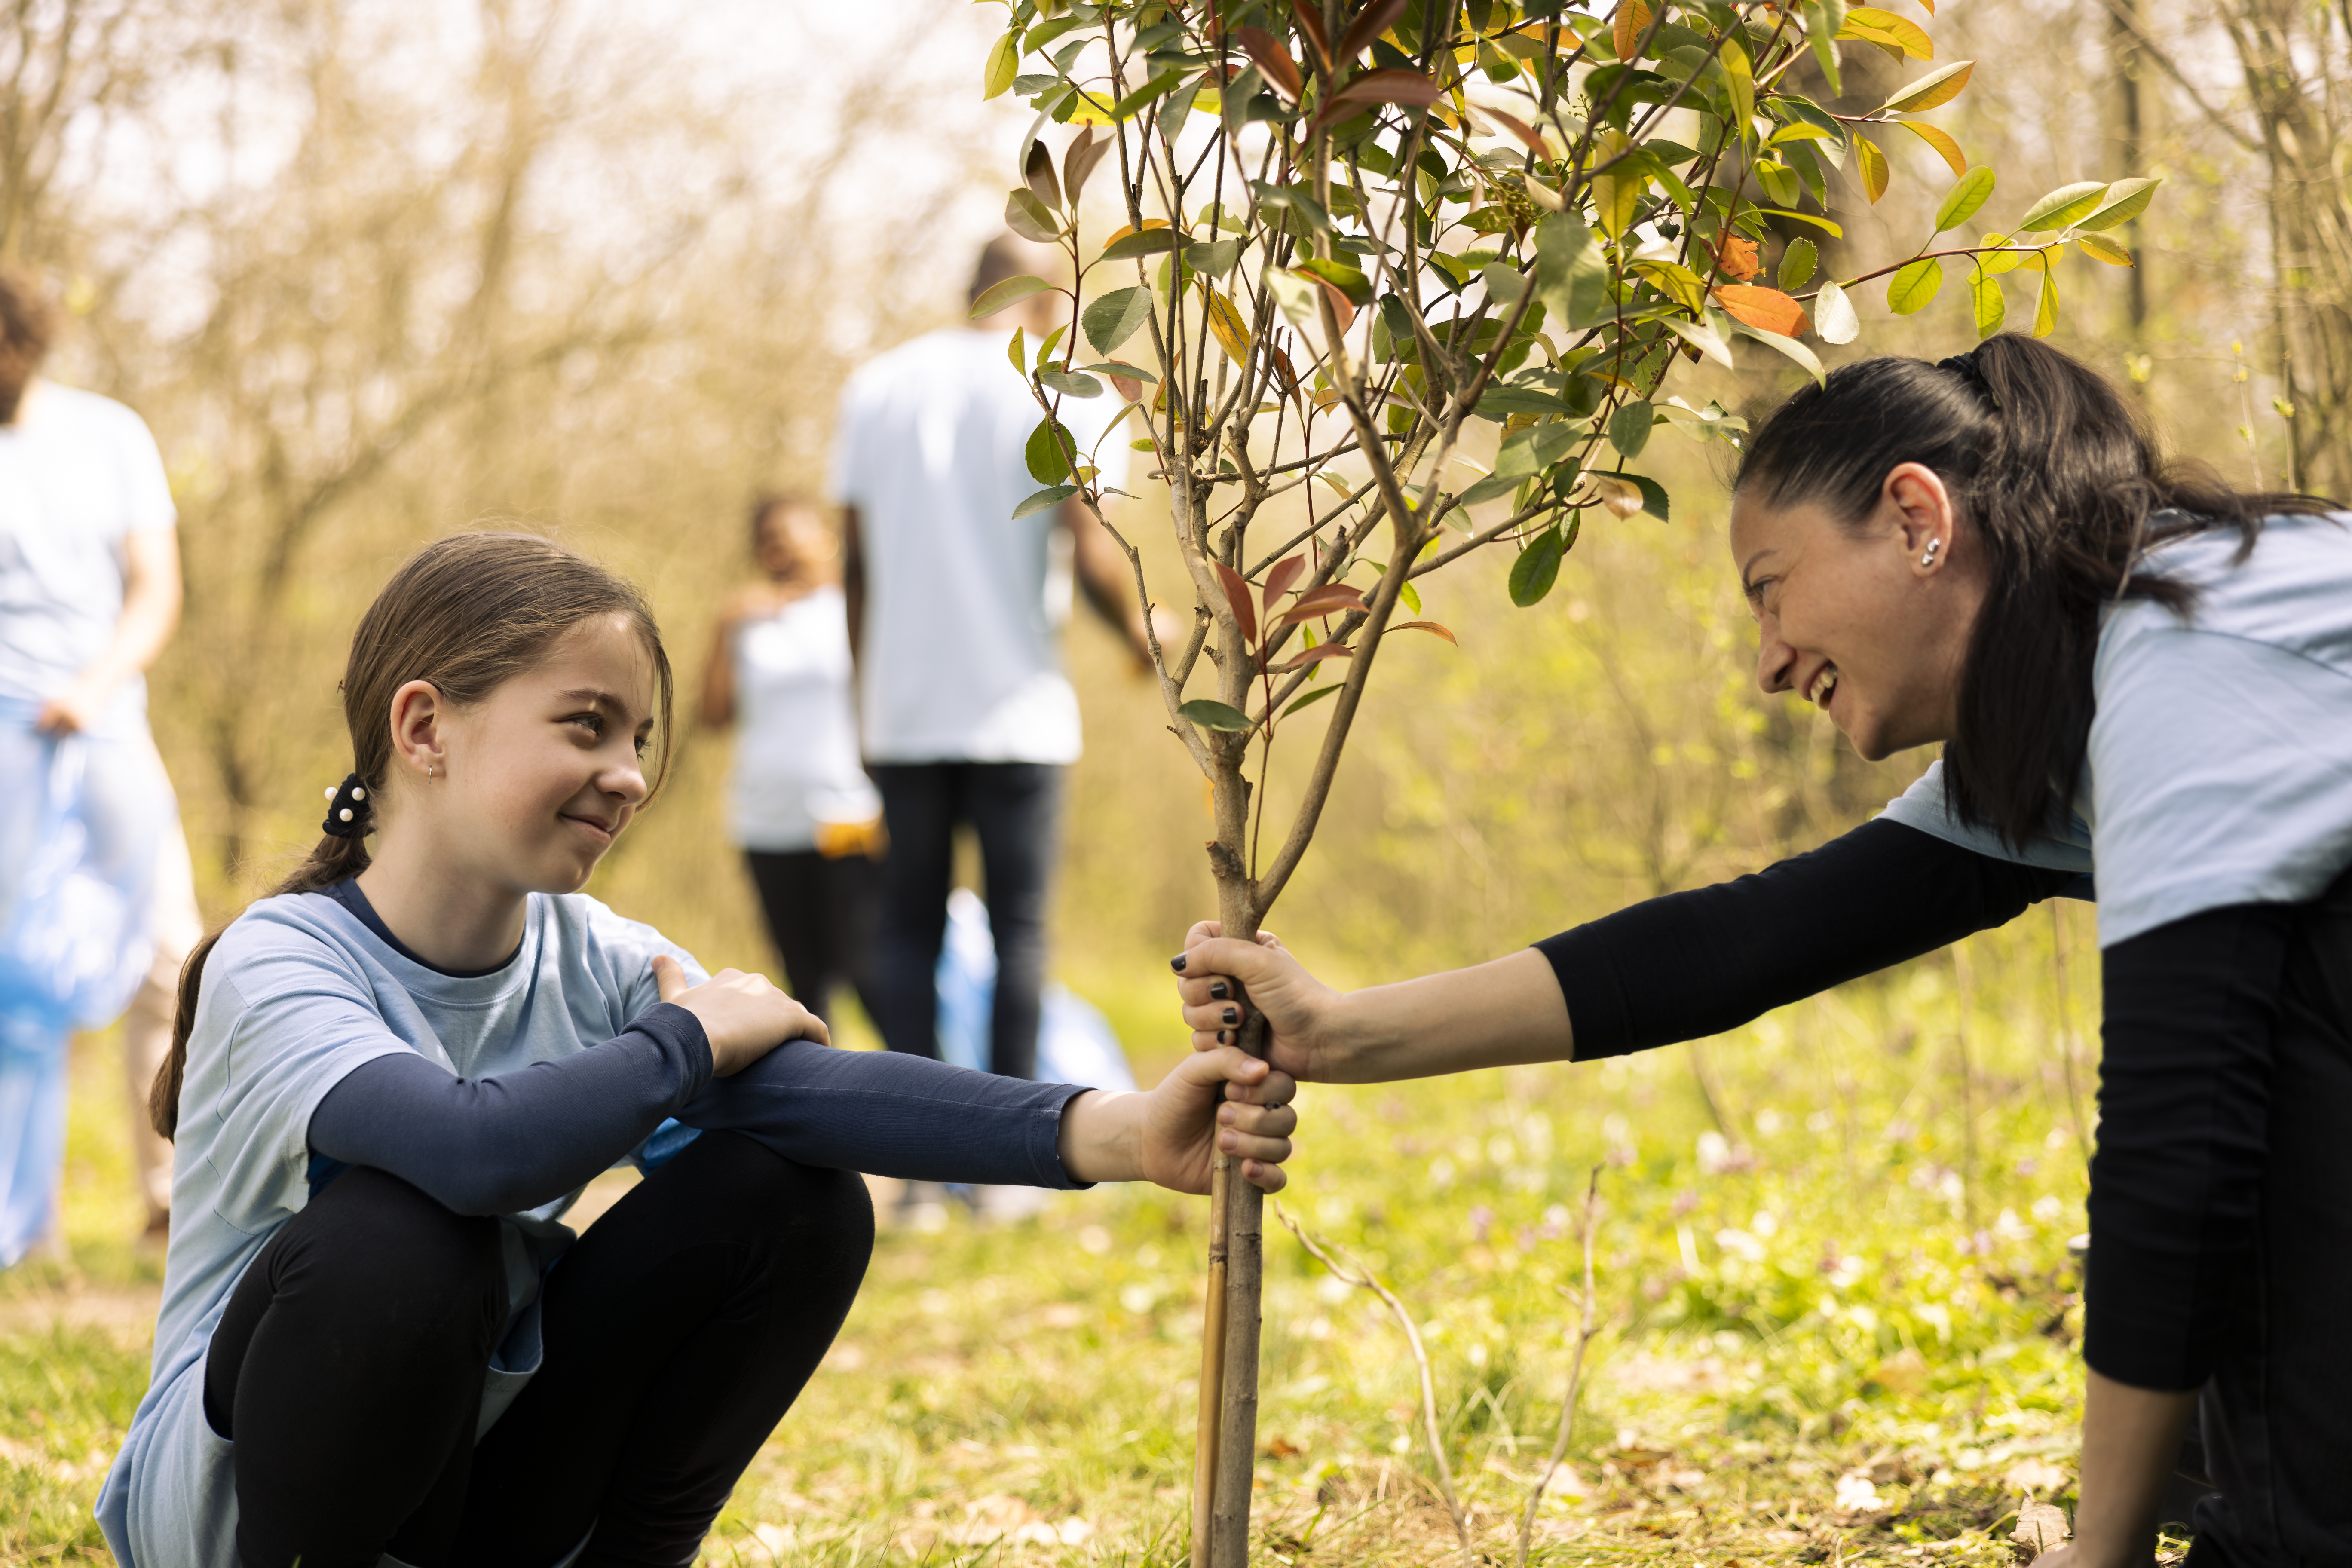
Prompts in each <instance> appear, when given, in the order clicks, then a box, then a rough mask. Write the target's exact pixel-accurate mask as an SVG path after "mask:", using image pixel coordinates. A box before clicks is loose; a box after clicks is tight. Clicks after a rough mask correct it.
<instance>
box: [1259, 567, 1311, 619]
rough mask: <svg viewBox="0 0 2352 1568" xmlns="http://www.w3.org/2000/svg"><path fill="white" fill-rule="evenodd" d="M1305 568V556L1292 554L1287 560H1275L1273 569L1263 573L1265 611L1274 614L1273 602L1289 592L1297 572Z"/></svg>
mask: <svg viewBox="0 0 2352 1568" xmlns="http://www.w3.org/2000/svg"><path fill="white" fill-rule="evenodd" d="M1306 570H1307V557H1306V556H1304V555H1294V556H1292V557H1291V558H1290V559H1289V560H1287V561H1277V562H1276V563H1275V564H1274V570H1273V571H1271V572H1268V573H1267V574H1265V613H1266V614H1267V615H1272V614H1274V602H1275V601H1276V599H1279V598H1281V597H1282V596H1283V595H1285V594H1287V593H1289V592H1290V585H1291V584H1293V583H1296V582H1297V581H1298V574H1300V573H1301V572H1304V571H1306Z"/></svg>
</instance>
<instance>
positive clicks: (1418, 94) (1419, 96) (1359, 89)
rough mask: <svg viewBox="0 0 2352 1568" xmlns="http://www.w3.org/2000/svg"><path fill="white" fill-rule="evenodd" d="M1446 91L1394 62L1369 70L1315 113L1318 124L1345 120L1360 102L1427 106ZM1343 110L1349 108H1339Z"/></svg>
mask: <svg viewBox="0 0 2352 1568" xmlns="http://www.w3.org/2000/svg"><path fill="white" fill-rule="evenodd" d="M1444 92H1445V89H1444V88H1442V87H1440V86H1438V85H1437V83H1436V82H1435V81H1433V79H1430V78H1428V77H1425V76H1423V75H1422V74H1421V73H1420V72H1419V71H1409V70H1400V69H1398V68H1395V67H1393V66H1391V67H1390V68H1388V69H1386V70H1376V71H1366V72H1365V73H1364V74H1363V75H1362V76H1360V77H1358V78H1357V79H1355V80H1353V81H1351V82H1349V84H1348V85H1347V86H1345V87H1343V88H1341V89H1339V91H1337V92H1335V93H1333V94H1332V95H1331V96H1330V98H1329V99H1328V100H1327V101H1326V102H1325V103H1324V105H1323V111H1322V112H1321V113H1320V114H1318V115H1317V116H1316V117H1315V123H1316V125H1317V126H1318V128H1319V127H1321V126H1323V125H1327V124H1328V123H1330V122H1331V121H1334V120H1345V119H1347V118H1348V117H1349V114H1352V113H1354V112H1355V110H1356V107H1357V106H1358V105H1359V104H1367V103H1402V104H1406V105H1409V106H1410V107H1412V108H1415V109H1424V108H1427V107H1428V106H1429V105H1430V104H1433V103H1435V102H1436V101H1437V100H1438V99H1439V98H1441V97H1442V96H1444ZM1341 110H1347V111H1348V112H1347V113H1342V112H1340V111H1341Z"/></svg>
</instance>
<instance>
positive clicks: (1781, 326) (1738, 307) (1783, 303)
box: [1715, 283, 1807, 338]
mask: <svg viewBox="0 0 2352 1568" xmlns="http://www.w3.org/2000/svg"><path fill="white" fill-rule="evenodd" d="M1715 302H1716V303H1717V304H1718V305H1720V306H1722V307H1723V308H1724V310H1725V311H1726V312H1727V314H1729V315H1732V316H1735V317H1737V318H1738V319H1739V320H1740V321H1745V322H1747V323H1748V325H1749V326H1751V327H1754V328H1755V329H1756V330H1757V331H1759V332H1778V333H1780V335H1781V336H1782V337H1784V338H1793V337H1796V336H1798V335H1799V334H1800V333H1801V332H1803V331H1804V330H1805V327H1806V325H1807V322H1806V321H1805V308H1804V307H1803V306H1802V305H1800V304H1798V303H1797V301H1796V300H1792V299H1790V297H1789V296H1788V295H1786V294H1783V293H1781V292H1780V290H1779V289H1766V288H1762V287H1760V286H1759V285H1757V284H1753V283H1727V284H1725V285H1724V286H1723V287H1722V288H1720V289H1717V290H1716V291H1715Z"/></svg>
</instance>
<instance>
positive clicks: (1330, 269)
mask: <svg viewBox="0 0 2352 1568" xmlns="http://www.w3.org/2000/svg"><path fill="white" fill-rule="evenodd" d="M1297 270H1298V271H1300V272H1312V273H1313V274H1315V276H1316V277H1318V278H1320V279H1323V280H1324V281H1325V282H1327V283H1328V284H1330V285H1331V286H1332V287H1333V288H1335V289H1339V292H1340V293H1342V294H1345V295H1346V296H1347V297H1348V303H1349V304H1350V305H1353V306H1355V307H1356V308H1357V309H1358V310H1362V309H1363V308H1364V307H1365V306H1367V305H1369V304H1370V303H1371V302H1372V280H1371V279H1369V278H1367V277H1365V276H1364V275H1363V273H1362V271H1360V269H1359V268H1353V267H1350V266H1349V265H1348V264H1347V263H1346V262H1344V261H1330V260H1326V259H1325V258H1322V257H1319V256H1310V257H1308V258H1306V259H1305V260H1303V261H1301V262H1299V263H1298V264H1297Z"/></svg>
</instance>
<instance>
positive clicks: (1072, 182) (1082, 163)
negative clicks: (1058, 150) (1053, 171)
mask: <svg viewBox="0 0 2352 1568" xmlns="http://www.w3.org/2000/svg"><path fill="white" fill-rule="evenodd" d="M1111 144H1112V143H1111V138H1110V137H1108V136H1105V135H1101V134H1099V133H1098V132H1097V130H1096V128H1095V127H1094V126H1091V125H1089V126H1087V128H1086V129H1085V130H1084V131H1081V132H1078V139H1077V140H1076V141H1075V142H1071V143H1070V150H1069V151H1068V152H1066V153H1063V154H1062V194H1063V195H1066V196H1067V197H1068V198H1069V202H1070V205H1072V206H1073V207H1075V206H1076V205H1078V192H1079V191H1081V190H1083V189H1085V187H1086V183H1087V175H1088V174H1093V173H1094V172H1095V165H1096V164H1097V163H1101V162H1102V161H1103V158H1104V156H1105V155H1106V154H1107V153H1109V152H1110V150H1111Z"/></svg>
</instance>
